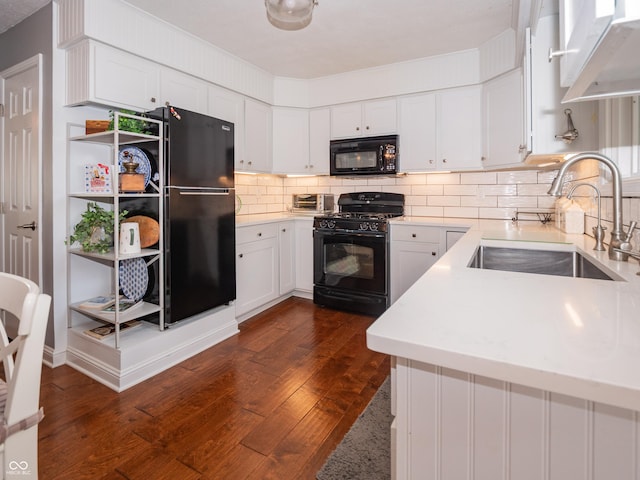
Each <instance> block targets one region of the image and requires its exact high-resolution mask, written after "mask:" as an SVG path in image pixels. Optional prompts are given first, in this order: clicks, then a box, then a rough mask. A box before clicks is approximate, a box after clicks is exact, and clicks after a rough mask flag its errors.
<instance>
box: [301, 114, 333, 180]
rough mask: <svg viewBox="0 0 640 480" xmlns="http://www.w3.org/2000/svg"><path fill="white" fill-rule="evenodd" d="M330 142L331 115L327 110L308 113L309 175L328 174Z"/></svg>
mask: <svg viewBox="0 0 640 480" xmlns="http://www.w3.org/2000/svg"><path fill="white" fill-rule="evenodd" d="M330 141H331V114H330V112H329V109H328V108H318V109H315V110H311V111H310V112H309V173H311V174H314V175H328V174H329V157H330V153H329V142H330ZM305 173H306V172H305Z"/></svg>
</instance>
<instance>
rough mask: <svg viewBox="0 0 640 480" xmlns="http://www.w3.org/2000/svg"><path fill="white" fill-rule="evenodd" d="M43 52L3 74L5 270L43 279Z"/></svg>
mask: <svg viewBox="0 0 640 480" xmlns="http://www.w3.org/2000/svg"><path fill="white" fill-rule="evenodd" d="M41 61H42V60H41V56H40V55H38V56H36V57H34V58H33V59H30V60H27V61H25V62H23V63H21V64H19V65H16V66H14V67H11V68H10V69H8V70H5V71H4V72H2V73H0V81H2V83H3V86H4V88H3V98H2V104H3V105H4V118H3V120H4V128H3V135H2V153H3V162H2V178H3V181H2V206H3V208H2V213H3V215H1V216H2V217H3V220H4V221H3V222H2V251H3V255H2V270H3V271H5V272H8V273H13V274H15V275H20V276H24V277H27V278H29V279H30V280H33V281H34V282H36V283H37V284H38V285H40V284H41V282H40V281H41V278H40V220H41V218H40V201H41V196H42V188H41V186H42V183H41V173H40V172H41V170H42V169H41V168H40V165H41V160H40V157H41V139H40V135H41V133H40V122H41V106H40V101H41V98H40V97H41V93H40V92H41V82H40V68H41V67H40V65H41Z"/></svg>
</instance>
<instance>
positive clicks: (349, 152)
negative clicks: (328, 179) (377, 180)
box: [329, 135, 398, 175]
mask: <svg viewBox="0 0 640 480" xmlns="http://www.w3.org/2000/svg"><path fill="white" fill-rule="evenodd" d="M329 148H330V157H329V158H330V164H329V165H330V168H329V170H330V173H331V175H376V174H377V175H391V174H394V173H396V172H397V170H398V136H397V135H386V136H382V137H367V138H359V139H348V140H332V141H331V142H330V144H329Z"/></svg>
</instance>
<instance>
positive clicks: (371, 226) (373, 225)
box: [369, 222, 380, 232]
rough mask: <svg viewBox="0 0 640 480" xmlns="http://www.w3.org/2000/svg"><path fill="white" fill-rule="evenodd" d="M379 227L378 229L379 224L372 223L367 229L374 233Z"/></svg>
mask: <svg viewBox="0 0 640 480" xmlns="http://www.w3.org/2000/svg"><path fill="white" fill-rule="evenodd" d="M379 227H380V224H379V223H378V222H372V223H371V225H369V228H370V229H371V230H373V231H374V232H375V231H377V230H378V228H379Z"/></svg>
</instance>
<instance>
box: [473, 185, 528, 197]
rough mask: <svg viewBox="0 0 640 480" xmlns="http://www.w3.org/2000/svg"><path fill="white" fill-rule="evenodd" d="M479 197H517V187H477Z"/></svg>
mask: <svg viewBox="0 0 640 480" xmlns="http://www.w3.org/2000/svg"><path fill="white" fill-rule="evenodd" d="M478 193H479V194H480V195H503V196H506V195H517V194H518V186H517V185H478Z"/></svg>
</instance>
